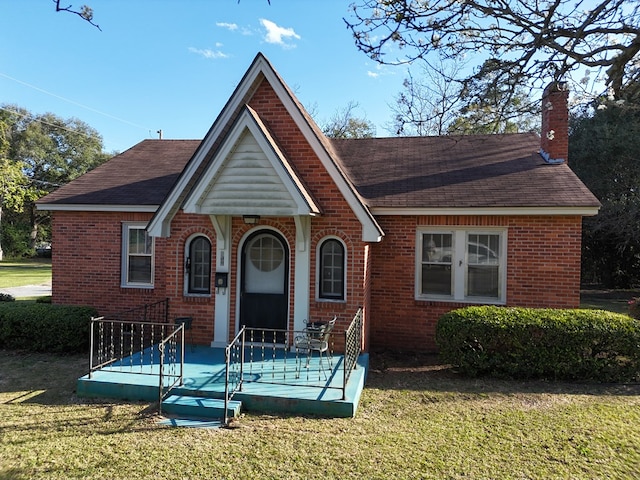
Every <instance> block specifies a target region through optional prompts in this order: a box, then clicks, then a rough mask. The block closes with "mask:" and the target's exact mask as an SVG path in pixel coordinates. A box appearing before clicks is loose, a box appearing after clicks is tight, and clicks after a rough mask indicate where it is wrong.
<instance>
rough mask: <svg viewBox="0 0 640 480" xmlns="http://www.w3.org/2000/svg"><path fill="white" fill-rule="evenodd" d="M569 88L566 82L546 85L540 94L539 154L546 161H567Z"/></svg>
mask: <svg viewBox="0 0 640 480" xmlns="http://www.w3.org/2000/svg"><path fill="white" fill-rule="evenodd" d="M568 98H569V89H568V88H567V84H566V82H553V83H550V84H549V85H547V88H545V89H544V92H543V94H542V133H541V137H542V138H541V142H540V154H541V155H542V157H543V158H544V159H545V161H546V162H547V163H562V162H567V161H568V157H569V105H568Z"/></svg>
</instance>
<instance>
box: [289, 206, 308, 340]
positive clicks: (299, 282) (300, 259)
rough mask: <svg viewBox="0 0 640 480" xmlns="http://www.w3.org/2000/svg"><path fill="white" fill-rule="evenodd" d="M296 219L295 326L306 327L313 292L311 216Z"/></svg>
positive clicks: (296, 328)
mask: <svg viewBox="0 0 640 480" xmlns="http://www.w3.org/2000/svg"><path fill="white" fill-rule="evenodd" d="M294 219H295V221H296V249H295V250H296V252H295V255H296V267H295V271H294V273H293V295H294V297H293V328H294V330H302V329H304V321H305V320H307V319H308V318H309V298H310V297H309V295H310V292H311V290H310V289H311V284H312V279H311V278H310V277H309V275H310V272H311V252H310V249H311V248H310V247H311V245H310V244H311V239H310V236H311V217H309V216H300V215H298V216H295V217H294Z"/></svg>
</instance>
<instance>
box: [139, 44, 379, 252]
mask: <svg viewBox="0 0 640 480" xmlns="http://www.w3.org/2000/svg"><path fill="white" fill-rule="evenodd" d="M263 78H264V79H265V80H266V81H267V82H269V84H270V85H271V87H272V88H273V90H274V91H275V92H276V95H277V96H278V98H279V99H280V101H281V102H282V104H283V105H284V106H285V108H286V110H287V112H288V113H289V115H290V116H291V118H292V119H293V121H294V122H295V124H296V126H297V127H298V128H299V129H300V131H301V132H302V134H303V135H304V137H305V139H306V140H307V142H309V145H310V146H311V148H312V149H313V150H314V152H315V153H316V155H317V156H318V158H319V159H320V161H321V162H322V164H323V166H324V167H325V168H326V170H327V172H328V173H329V176H330V177H331V179H332V180H333V181H334V182H335V184H336V185H337V187H338V189H339V190H340V192H341V193H342V195H343V197H344V198H345V200H346V201H347V203H348V204H349V206H350V208H351V209H352V211H353V213H354V214H355V215H356V217H357V218H358V220H359V221H360V223H361V224H362V240H363V241H366V242H379V241H381V240H382V237H383V236H384V232H383V231H382V229H381V228H380V226H379V225H378V224H377V222H376V221H375V219H374V217H373V215H371V213H370V212H369V210H368V209H367V207H366V206H365V205H364V204H363V203H362V202H361V201H360V199H359V197H358V196H357V194H356V193H355V191H354V190H353V189H352V188H351V186H350V184H349V182H348V181H347V180H346V178H345V176H344V175H343V174H342V173H341V172H340V171H339V169H338V167H337V165H336V164H335V162H334V161H333V160H332V158H331V156H330V155H329V153H328V152H327V149H326V148H325V147H324V146H323V144H322V142H321V140H320V139H319V136H318V135H317V134H316V133H315V132H314V129H313V128H312V126H311V125H310V121H309V119H307V117H306V116H305V115H304V114H303V112H302V110H301V109H302V107H301V106H300V105H299V104H298V103H297V102H296V101H295V100H294V97H293V96H292V95H291V94H290V92H289V90H288V88H287V87H286V85H285V84H284V82H283V81H282V79H281V78H280V77H279V76H278V75H277V74H276V72H275V70H274V69H273V67H272V66H271V64H270V63H269V62H268V61H267V59H266V58H265V57H264V56H263V55H262V54H261V53H258V55H257V56H256V57H255V59H254V60H253V63H252V64H251V66H250V67H249V69H248V70H247V72H246V73H245V75H244V76H243V78H242V80H241V81H240V83H239V84H238V86H237V87H236V90H235V91H234V92H233V94H232V95H231V98H230V99H229V101H228V102H227V104H226V105H225V106H224V108H223V110H222V112H221V113H220V115H219V116H218V118H217V119H216V121H215V122H214V124H213V126H212V127H211V129H210V130H209V132H208V133H207V135H206V136H205V138H204V140H203V141H202V143H201V145H200V146H199V147H198V149H197V150H196V152H195V154H194V156H193V157H192V158H191V160H189V163H188V164H187V166H186V167H185V169H184V170H183V172H182V174H181V175H180V177H179V178H178V181H177V182H176V183H175V184H174V186H173V188H172V189H171V191H170V192H169V194H168V196H167V198H166V199H165V201H164V202H163V204H162V205H161V206H160V208H159V209H158V211H157V212H156V214H155V215H154V217H153V218H152V219H151V221H150V222H149V226H148V227H147V230H148V232H149V234H150V235H151V236H155V237H168V236H169V234H170V225H171V220H172V219H173V217H174V216H175V215H176V213H177V212H178V210H179V208H180V207H181V206H182V204H183V201H184V195H185V193H184V192H187V191H190V190H191V186H192V183H193V179H194V176H195V174H196V172H197V171H198V169H199V168H200V166H201V164H202V163H203V162H204V161H206V159H207V157H208V156H209V154H210V153H211V149H212V148H213V147H214V145H215V143H216V142H218V141H219V140H220V138H221V136H224V137H225V139H226V136H227V135H228V134H225V129H226V128H227V127H228V125H229V123H230V122H231V121H233V119H234V116H236V115H237V111H238V109H240V108H242V107H243V106H244V102H245V100H246V99H247V98H248V97H249V96H250V94H251V93H253V91H254V90H255V89H256V88H257V86H258V85H259V84H260V82H261V81H262V79H263ZM311 122H312V120H311Z"/></svg>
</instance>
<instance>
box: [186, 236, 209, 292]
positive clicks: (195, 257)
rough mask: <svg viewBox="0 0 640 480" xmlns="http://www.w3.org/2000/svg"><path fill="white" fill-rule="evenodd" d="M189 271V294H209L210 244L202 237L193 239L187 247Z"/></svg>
mask: <svg viewBox="0 0 640 480" xmlns="http://www.w3.org/2000/svg"><path fill="white" fill-rule="evenodd" d="M189 258H190V261H191V269H190V271H189V292H190V293H210V291H211V243H210V242H209V240H208V239H206V238H204V237H198V238H195V239H194V240H193V241H192V242H191V244H190V245H189Z"/></svg>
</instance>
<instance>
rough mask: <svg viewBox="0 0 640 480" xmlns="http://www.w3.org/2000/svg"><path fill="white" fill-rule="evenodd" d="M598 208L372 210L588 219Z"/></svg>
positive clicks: (381, 209)
mask: <svg viewBox="0 0 640 480" xmlns="http://www.w3.org/2000/svg"><path fill="white" fill-rule="evenodd" d="M598 210H600V209H599V207H479V208H453V207H451V208H385V207H379V208H372V209H371V213H373V214H374V215H380V216H383V215H425V216H438V215H476V216H477V215H500V216H507V215H520V216H522V215H554V216H558V215H572V216H573V215H576V216H582V217H590V216H593V215H597V214H598Z"/></svg>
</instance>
